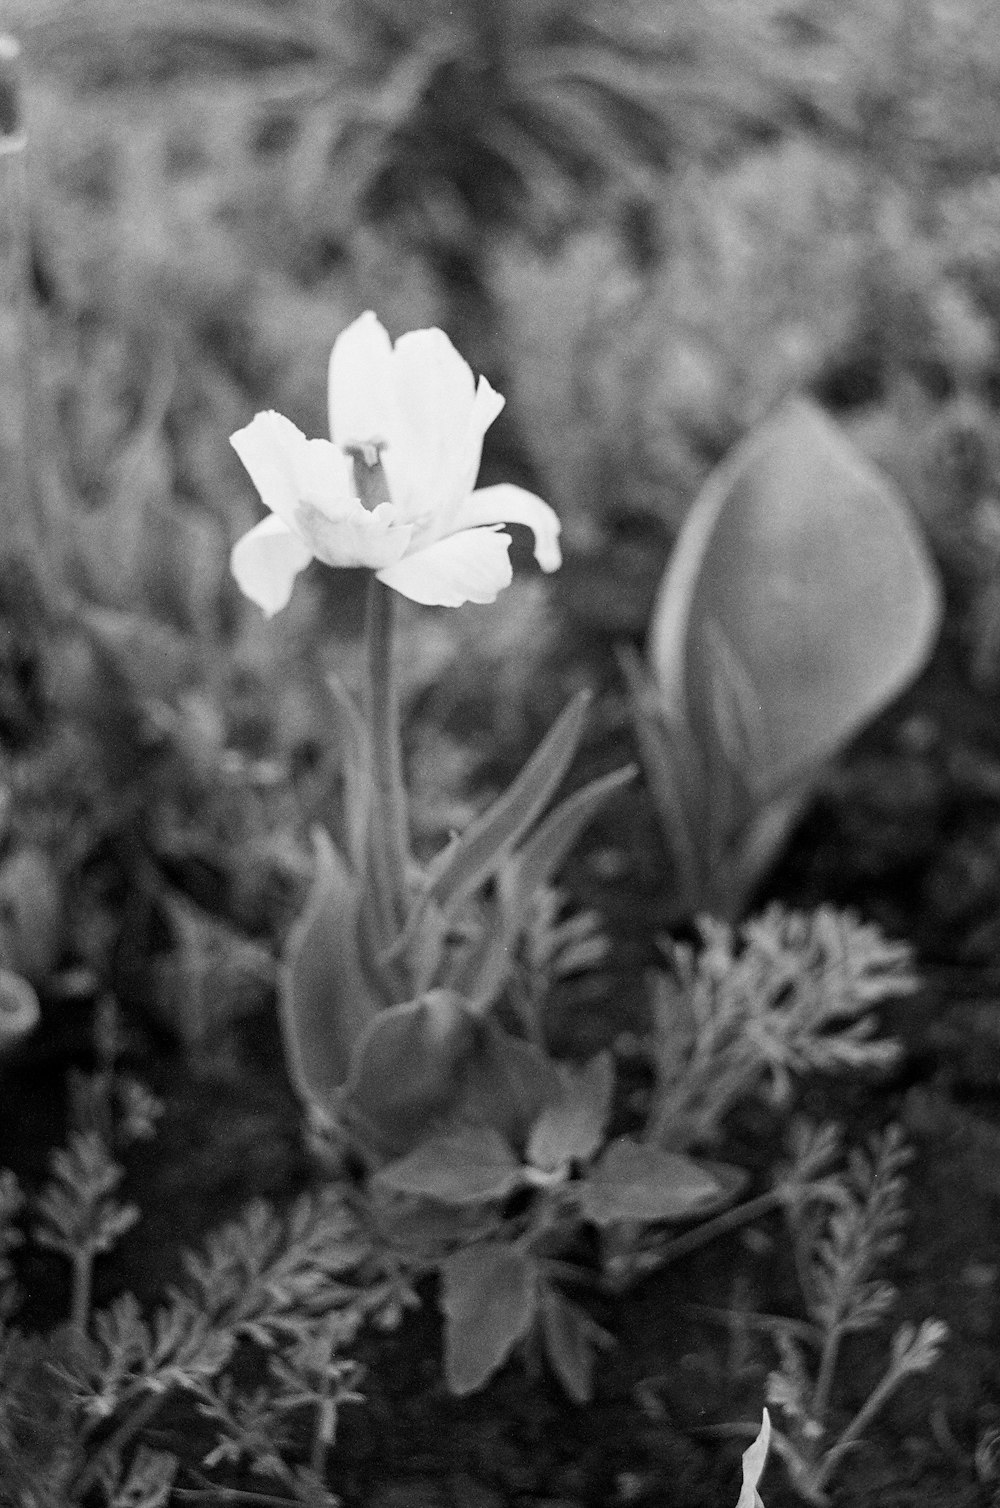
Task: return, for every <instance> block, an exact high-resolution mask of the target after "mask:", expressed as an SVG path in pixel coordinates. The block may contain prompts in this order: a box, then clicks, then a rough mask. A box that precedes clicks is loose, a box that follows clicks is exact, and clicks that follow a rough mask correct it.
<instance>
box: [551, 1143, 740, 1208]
mask: <svg viewBox="0 0 1000 1508" xmlns="http://www.w3.org/2000/svg"><path fill="white" fill-rule="evenodd" d="M719 1191H720V1186H719V1183H718V1180H717V1179H716V1178H715V1177H713V1175H712V1174H711V1173H710V1172H709V1171H708V1169H707V1168H705V1167H703V1166H702V1165H701V1164H700V1163H697V1162H695V1161H694V1159H693V1158H691V1157H685V1156H684V1155H683V1154H682V1153H680V1152H666V1151H664V1150H663V1148H662V1147H657V1146H653V1145H652V1144H651V1143H650V1142H637V1141H633V1140H632V1139H631V1138H630V1137H627V1136H620V1137H619V1138H618V1139H617V1141H613V1142H612V1143H611V1145H610V1147H609V1148H608V1150H607V1151H606V1152H605V1154H604V1156H603V1157H602V1158H601V1159H600V1161H599V1162H598V1163H597V1164H596V1166H595V1167H594V1168H593V1169H592V1170H591V1172H590V1174H589V1175H588V1177H587V1178H586V1179H585V1180H584V1181H583V1183H582V1184H580V1186H579V1199H580V1208H581V1210H582V1212H583V1214H584V1215H585V1216H586V1218H587V1219H588V1220H592V1221H593V1223H594V1224H595V1225H615V1224H617V1223H618V1222H619V1221H624V1220H635V1221H640V1222H643V1223H645V1222H647V1221H654V1220H687V1219H690V1218H691V1217H692V1216H694V1215H697V1214H699V1213H700V1212H701V1211H702V1210H703V1209H704V1208H705V1206H707V1205H709V1204H711V1203H712V1202H713V1200H714V1199H715V1198H716V1197H717V1196H718V1194H719Z"/></svg>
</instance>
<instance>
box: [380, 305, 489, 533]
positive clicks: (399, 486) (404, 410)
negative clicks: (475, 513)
mask: <svg viewBox="0 0 1000 1508" xmlns="http://www.w3.org/2000/svg"><path fill="white" fill-rule="evenodd" d="M392 391H393V395H394V400H395V415H394V418H393V427H392V429H391V432H390V434H389V445H388V448H387V450H386V453H385V455H384V457H383V465H384V466H385V473H386V478H387V480H388V483H389V491H390V493H391V495H392V500H393V502H395V503H397V504H398V505H399V506H400V507H401V508H403V509H404V510H405V513H406V516H407V517H408V518H414V517H416V516H418V515H421V514H430V515H431V523H430V534H431V537H435V536H437V535H439V534H442V533H448V532H450V531H451V524H450V518H449V517H448V516H447V515H449V514H450V512H451V510H453V509H454V507H455V505H456V504H457V502H458V501H459V500H460V498H461V497H462V495H463V493H464V492H465V491H466V490H468V485H471V484H466V483H465V480H464V479H465V476H466V474H467V472H468V470H469V459H470V458H469V442H468V433H469V421H470V417H471V415H472V413H473V409H474V406H475V402H476V388H475V383H474V381H473V377H472V369H471V368H470V366H469V364H468V362H467V361H465V359H464V358H463V357H462V356H460V355H459V353H458V351H456V350H455V347H454V346H453V345H452V343H451V341H450V340H449V339H448V337H447V335H446V334H445V333H444V331H443V330H413V331H411V332H410V333H409V334H408V335H404V336H402V337H401V338H400V339H399V340H398V341H397V342H396V348H395V350H394V351H393V357H392ZM477 464H478V458H476V459H475V460H474V461H473V477H474V474H475V468H476V466H477ZM442 513H443V514H444V515H445V516H444V517H443V518H442V519H441V521H440V526H439V522H438V515H439V514H442Z"/></svg>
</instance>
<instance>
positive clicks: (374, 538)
mask: <svg viewBox="0 0 1000 1508" xmlns="http://www.w3.org/2000/svg"><path fill="white" fill-rule="evenodd" d="M394 518H395V509H394V508H393V506H392V504H391V503H383V504H381V505H380V506H379V507H378V508H376V509H375V510H374V512H372V513H369V512H368V510H367V509H366V508H364V507H363V506H362V504H361V503H359V502H358V501H357V500H356V499H355V500H354V501H353V503H352V505H351V507H350V509H348V510H345V511H344V512H343V513H342V514H341V515H340V516H339V517H336V518H331V517H330V516H329V514H328V513H326V512H324V511H323V510H322V509H320V508H316V507H313V506H312V505H311V504H309V503H304V504H303V505H302V506H301V507H300V508H299V509H298V511H297V513H296V516H295V523H296V528H297V529H298V531H299V533H300V534H301V535H302V538H303V539H304V540H305V541H306V543H307V545H308V546H309V549H310V550H311V551H312V553H313V555H315V556H316V559H317V560H321V561H322V562H323V564H324V565H328V566H370V567H371V568H372V569H373V570H374V569H378V568H379V567H381V566H389V565H393V564H394V563H395V561H397V560H399V559H401V558H402V556H403V555H405V554H406V550H407V547H408V545H409V543H410V536H411V535H412V533H413V529H412V528H411V526H410V525H409V524H397V523H395V522H394Z"/></svg>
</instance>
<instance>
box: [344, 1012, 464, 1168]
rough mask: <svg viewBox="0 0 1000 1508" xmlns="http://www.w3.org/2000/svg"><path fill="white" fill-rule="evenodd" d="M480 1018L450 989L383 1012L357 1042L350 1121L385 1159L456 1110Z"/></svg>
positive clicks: (348, 1099) (348, 1100)
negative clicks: (476, 1019) (476, 1018)
mask: <svg viewBox="0 0 1000 1508" xmlns="http://www.w3.org/2000/svg"><path fill="white" fill-rule="evenodd" d="M475 1027H476V1023H475V1022H474V1021H473V1018H472V1017H471V1016H470V1015H469V1012H468V1010H467V1009H466V1007H465V1005H464V1003H463V1002H462V1001H461V1000H459V998H458V997H457V996H456V995H452V994H450V993H449V992H448V991H445V990H432V991H429V992H428V994H426V995H424V996H423V997H422V998H421V999H420V1000H414V1001H409V1002H407V1003H406V1004H404V1005H395V1006H392V1007H390V1008H389V1009H388V1010H383V1011H380V1012H379V1013H378V1014H377V1015H376V1016H374V1017H373V1019H372V1020H371V1021H370V1022H369V1023H368V1025H367V1027H366V1028H365V1030H364V1032H363V1034H362V1036H361V1037H360V1039H359V1040H358V1042H357V1044H356V1046H355V1050H354V1054H353V1059H352V1066H351V1074H350V1079H349V1081H348V1083H347V1086H346V1088H345V1090H344V1094H343V1097H342V1101H341V1112H342V1115H343V1117H344V1119H345V1120H346V1121H347V1122H348V1123H349V1124H350V1125H351V1127H352V1128H353V1129H354V1130H355V1131H356V1132H357V1133H358V1135H359V1136H360V1137H361V1139H362V1142H363V1143H364V1144H365V1145H366V1147H367V1148H368V1149H369V1150H371V1151H372V1152H373V1153H375V1154H376V1155H377V1156H378V1157H380V1158H398V1157H402V1156H403V1155H404V1154H405V1153H407V1152H409V1151H411V1150H412V1148H413V1147H414V1146H415V1145H416V1144H417V1143H418V1142H419V1141H421V1140H422V1139H423V1138H424V1137H426V1136H427V1135H428V1133H429V1132H430V1131H431V1130H433V1128H434V1126H435V1124H436V1123H437V1122H439V1121H442V1120H444V1119H446V1118H448V1117H449V1116H451V1115H453V1114H454V1113H455V1111H456V1108H457V1106H458V1105H459V1104H460V1102H461V1100H462V1096H463V1094H464V1072H465V1068H466V1063H467V1060H468V1058H469V1055H470V1052H471V1051H472V1049H473V1046H474V1044H475Z"/></svg>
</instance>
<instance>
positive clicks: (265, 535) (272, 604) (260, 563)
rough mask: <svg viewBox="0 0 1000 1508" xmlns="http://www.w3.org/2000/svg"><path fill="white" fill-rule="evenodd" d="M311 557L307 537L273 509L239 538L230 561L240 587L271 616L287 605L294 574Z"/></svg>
mask: <svg viewBox="0 0 1000 1508" xmlns="http://www.w3.org/2000/svg"><path fill="white" fill-rule="evenodd" d="M311 559H312V551H311V550H310V549H309V546H308V545H307V544H306V543H305V541H304V540H303V539H302V538H300V536H299V535H298V534H297V533H296V532H295V531H294V529H289V528H287V527H286V525H285V524H284V523H283V521H282V520H281V519H280V518H278V517H277V516H276V515H275V514H274V513H272V514H269V515H268V517H267V518H265V519H262V520H261V522H260V523H259V524H255V525H254V527H253V528H252V529H251V530H250V531H249V533H247V534H244V535H243V538H242V539H238V540H237V541H236V543H235V545H234V546H233V549H232V554H231V555H230V557H229V563H230V566H231V569H232V572H233V575H234V576H235V577H236V582H237V585H238V586H239V589H240V591H241V592H242V593H243V594H244V596H246V597H249V598H250V599H251V601H252V602H256V604H257V606H258V607H259V608H261V609H262V611H263V612H264V613H265V614H266V615H267V617H268V618H271V617H273V616H274V614H275V613H277V612H280V611H281V609H282V608H283V607H287V606H288V600H289V598H290V597H291V595H292V587H293V586H294V585H295V578H296V576H297V575H298V573H299V572H300V571H301V570H304V569H305V567H306V566H307V565H308V564H309V562H310V560H311Z"/></svg>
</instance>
